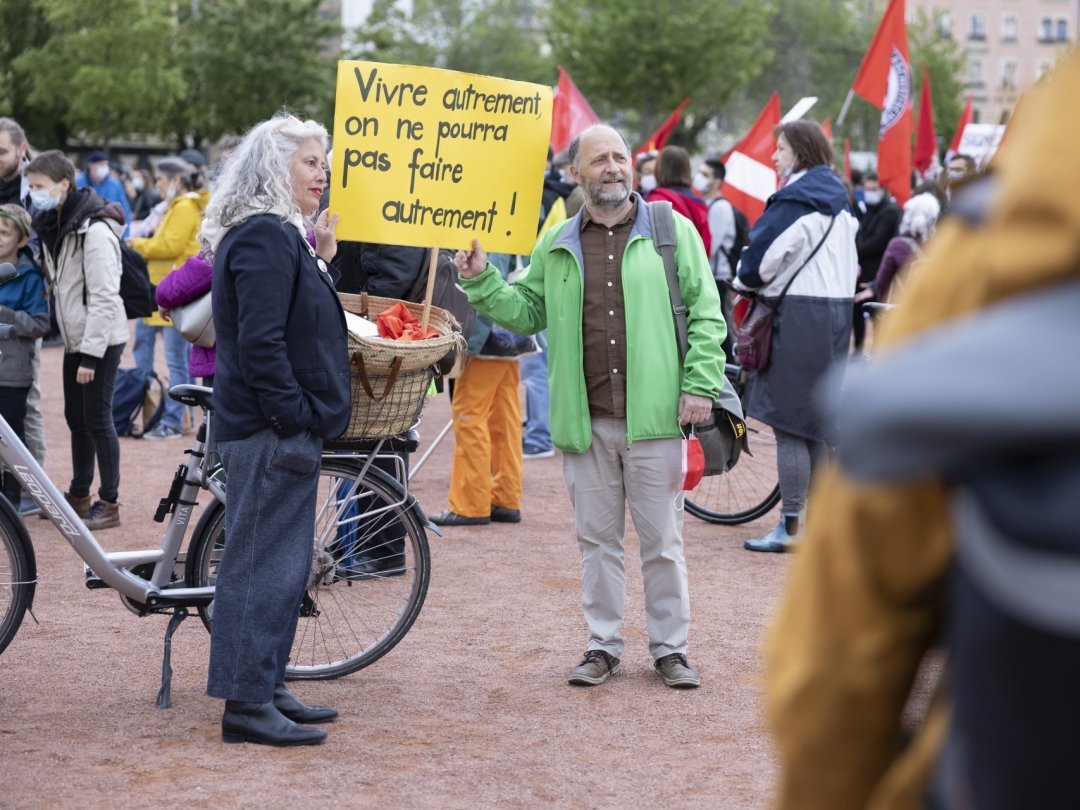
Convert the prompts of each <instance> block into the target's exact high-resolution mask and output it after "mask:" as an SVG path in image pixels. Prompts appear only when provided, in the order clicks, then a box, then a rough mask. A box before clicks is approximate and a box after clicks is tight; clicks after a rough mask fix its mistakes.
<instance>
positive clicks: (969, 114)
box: [948, 93, 975, 157]
mask: <svg viewBox="0 0 1080 810" xmlns="http://www.w3.org/2000/svg"><path fill="white" fill-rule="evenodd" d="M974 109H975V99H974V98H972V96H971V94H970V93H968V97H967V101H966V102H965V103H964V111H963V112H962V113H961V114H960V123H959V124H957V126H956V134H955V135H953V139H952V146H950V147H949V155H948V157H952V156H953V155H954V154H956V153H957V152H959V151H960V141H962V140H963V139H964V127H966V126H967V125H968V124H970V123H971V122H972V120H973V119H974V118H975V114H974Z"/></svg>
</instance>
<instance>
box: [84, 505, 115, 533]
mask: <svg viewBox="0 0 1080 810" xmlns="http://www.w3.org/2000/svg"><path fill="white" fill-rule="evenodd" d="M83 523H85V524H86V528H88V529H89V530H90V531H92V532H96V531H100V530H101V529H111V528H112V527H113V526H119V525H120V504H118V503H109V502H108V501H95V502H94V505H93V506H91V507H90V512H89V514H87V516H86V517H85V518H83Z"/></svg>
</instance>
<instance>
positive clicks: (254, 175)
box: [200, 114, 329, 250]
mask: <svg viewBox="0 0 1080 810" xmlns="http://www.w3.org/2000/svg"><path fill="white" fill-rule="evenodd" d="M311 140H316V141H318V142H319V143H320V144H321V145H322V148H323V151H324V152H325V151H326V148H327V145H328V141H329V138H328V136H327V134H326V128H325V127H323V125H322V124H320V123H318V122H316V121H301V120H300V119H299V118H296V117H294V116H292V115H286V114H279V115H275V116H274V117H273V118H271V119H269V120H268V121H263V122H262V123H261V124H256V125H255V126H254V127H252V128H251V129H250V130H249V131H248V133H247V134H246V135H245V136H244V139H243V140H242V141H241V142H240V145H239V146H237V147H236V150H235V151H234V152H233V153H232V154H231V155H230V156H229V157H228V158H227V159H226V161H225V165H224V168H223V170H222V172H221V176H220V177H219V178H218V183H217V187H216V188H215V189H214V193H213V195H212V196H211V198H210V204H209V205H208V206H207V207H206V216H205V218H204V220H203V229H202V233H201V235H200V236H201V239H202V241H203V244H204V246H205V247H207V248H210V249H211V250H212V249H214V248H216V242H217V241H218V240H219V239H220V235H221V233H222V232H223V231H224V230H227V229H228V228H231V227H233V226H234V225H237V224H239V223H240V222H243V221H244V220H245V219H247V218H249V217H252V216H255V215H257V214H277V215H278V216H279V217H281V218H282V219H283V220H285V221H286V222H291V223H293V224H294V225H296V227H297V228H299V229H300V230H301V231H303V229H304V219H303V216H302V214H301V213H300V209H299V208H298V207H297V205H296V202H295V200H294V199H293V189H292V180H291V178H290V174H289V168H290V163H291V161H292V158H293V155H294V154H295V153H296V150H297V149H299V148H300V145H301V144H303V143H306V142H307V141H311Z"/></svg>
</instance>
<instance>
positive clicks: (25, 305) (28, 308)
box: [0, 248, 49, 388]
mask: <svg viewBox="0 0 1080 810" xmlns="http://www.w3.org/2000/svg"><path fill="white" fill-rule="evenodd" d="M15 269H16V270H17V271H18V273H19V275H18V276H16V277H15V278H13V279H11V281H6V282H4V283H3V284H0V323H6V324H14V326H15V336H14V337H12V338H9V339H8V340H0V352H2V353H3V362H0V386H4V387H10V388H24V387H29V386H30V384H31V383H32V382H33V381H34V366H33V360H34V344H35V340H36V339H37V338H39V337H42V336H44V335H45V334H47V333H48V331H49V301H48V299H47V298H46V297H45V280H44V278H43V277H42V275H41V270H40V268H38V266H37V265H36V264H34V261H33V259H31V258H30V252H29V251H28V250H26V249H25V248H24V249H23V250H21V251H20V252H19V257H18V263H17V264H16V267H15Z"/></svg>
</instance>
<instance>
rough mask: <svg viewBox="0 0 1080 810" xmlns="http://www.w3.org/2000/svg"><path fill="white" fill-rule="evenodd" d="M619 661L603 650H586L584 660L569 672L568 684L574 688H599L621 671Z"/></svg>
mask: <svg viewBox="0 0 1080 810" xmlns="http://www.w3.org/2000/svg"><path fill="white" fill-rule="evenodd" d="M621 668H622V667H621V665H620V664H619V659H618V658H616V657H615V656H614V655H612V654H611V653H609V652H606V651H604V650H586V651H585V658H584V659H583V660H582V662H581V663H580V664H578V665H577V666H576V667H574V668H573V669H572V670H570V677H569V678H568V679H567V682H568V683H572V684H574V685H575V686H599V685H600V684H602V683H603V682H604V681H606V680H607V679H608V678H610V677H611V676H612V675H614V674H615V673H616V672H618V671H619V670H620V669H621Z"/></svg>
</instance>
